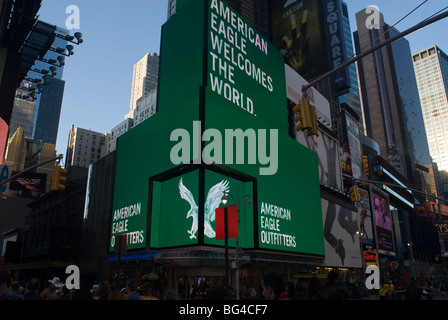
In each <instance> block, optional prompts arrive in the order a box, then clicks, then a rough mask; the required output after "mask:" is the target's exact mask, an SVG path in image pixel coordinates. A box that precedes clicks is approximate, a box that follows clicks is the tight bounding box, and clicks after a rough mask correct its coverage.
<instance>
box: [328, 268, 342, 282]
mask: <svg viewBox="0 0 448 320" xmlns="http://www.w3.org/2000/svg"><path fill="white" fill-rule="evenodd" d="M338 277H339V274H338V272H337V271H336V270H331V271H330V272H329V273H328V274H327V280H328V283H329V284H335V283H336V282H337V280H338Z"/></svg>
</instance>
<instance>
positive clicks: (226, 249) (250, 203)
mask: <svg viewBox="0 0 448 320" xmlns="http://www.w3.org/2000/svg"><path fill="white" fill-rule="evenodd" d="M227 195H230V197H231V198H232V200H233V202H235V199H234V198H233V196H232V194H231V193H230V192H228V191H226V190H223V195H222V197H221V202H222V203H223V204H224V205H226V204H227V202H228V201H229V198H228V197H227ZM245 197H247V200H246V204H247V205H249V206H250V205H252V200H251V199H250V195H245ZM238 200H240V199H238ZM236 204H237V208H238V209H237V210H238V211H237V214H238V224H239V222H240V215H239V212H240V209H239V206H238V203H236ZM224 233H225V245H224V246H225V265H226V289H227V290H228V289H229V229H228V212H227V207H224ZM238 241H239V233H238V234H237V236H236V245H235V250H236V256H235V263H236V278H235V282H236V284H235V294H236V300H239V299H240V279H239V277H240V268H239V267H240V260H239V257H240V252H239V247H238Z"/></svg>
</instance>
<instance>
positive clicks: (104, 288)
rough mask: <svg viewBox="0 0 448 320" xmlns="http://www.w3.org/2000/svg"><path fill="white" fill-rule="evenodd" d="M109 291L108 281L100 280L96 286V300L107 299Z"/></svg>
mask: <svg viewBox="0 0 448 320" xmlns="http://www.w3.org/2000/svg"><path fill="white" fill-rule="evenodd" d="M110 292H111V289H110V284H109V282H108V281H105V280H103V281H101V282H100V284H99V286H98V300H107V297H108V296H109V293H110Z"/></svg>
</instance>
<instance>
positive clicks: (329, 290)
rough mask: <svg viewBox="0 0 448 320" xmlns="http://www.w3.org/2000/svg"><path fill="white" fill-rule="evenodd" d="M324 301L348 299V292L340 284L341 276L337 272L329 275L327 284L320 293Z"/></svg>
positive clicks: (331, 272)
mask: <svg viewBox="0 0 448 320" xmlns="http://www.w3.org/2000/svg"><path fill="white" fill-rule="evenodd" d="M319 296H320V298H321V299H322V300H345V299H347V298H348V295H347V292H346V290H345V289H344V287H342V286H341V285H340V284H339V274H338V272H337V271H336V270H331V271H330V272H329V273H328V274H327V284H326V285H325V286H324V287H323V288H322V289H321V290H320V291H319Z"/></svg>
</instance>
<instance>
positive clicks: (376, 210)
mask: <svg viewBox="0 0 448 320" xmlns="http://www.w3.org/2000/svg"><path fill="white" fill-rule="evenodd" d="M372 188H373V190H372V206H373V215H374V218H375V219H374V221H375V230H376V240H377V245H378V246H377V248H378V252H380V253H385V254H394V244H393V234H392V215H391V212H390V209H389V198H388V196H387V195H386V194H385V193H383V192H381V191H380V190H378V189H377V188H374V187H373V186H372Z"/></svg>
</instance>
